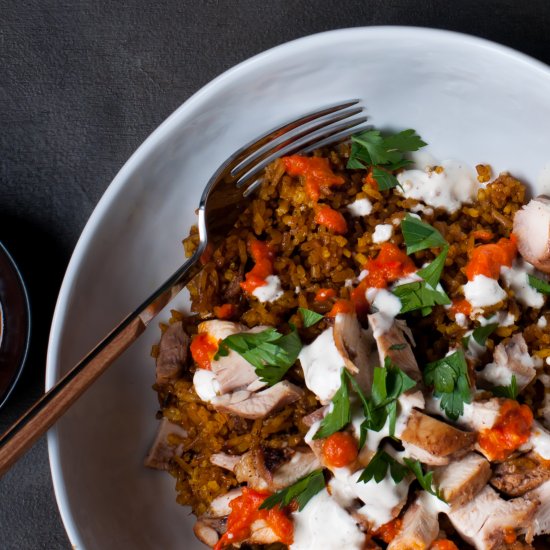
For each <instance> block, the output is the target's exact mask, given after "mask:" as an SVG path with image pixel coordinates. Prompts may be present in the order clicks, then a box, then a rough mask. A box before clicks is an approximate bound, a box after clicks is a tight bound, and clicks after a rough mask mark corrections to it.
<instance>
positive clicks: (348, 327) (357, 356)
mask: <svg viewBox="0 0 550 550" xmlns="http://www.w3.org/2000/svg"><path fill="white" fill-rule="evenodd" d="M333 336H334V345H335V346H336V349H337V350H338V352H339V353H340V355H341V356H342V360H343V362H344V365H345V367H346V369H348V371H349V372H350V373H351V374H353V375H354V376H355V377H356V379H357V382H358V383H359V385H360V387H361V389H363V390H364V391H366V392H368V393H370V389H371V386H372V373H373V370H372V367H371V366H370V365H369V354H370V349H369V344H368V340H367V338H366V337H365V334H364V332H363V329H362V328H361V325H360V324H359V321H358V319H357V316H356V315H355V313H339V314H338V315H336V318H335V319H334V332H333Z"/></svg>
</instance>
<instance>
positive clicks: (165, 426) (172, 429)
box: [144, 418, 187, 470]
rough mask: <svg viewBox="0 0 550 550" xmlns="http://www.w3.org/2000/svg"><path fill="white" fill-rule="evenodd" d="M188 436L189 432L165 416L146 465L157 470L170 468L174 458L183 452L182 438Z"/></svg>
mask: <svg viewBox="0 0 550 550" xmlns="http://www.w3.org/2000/svg"><path fill="white" fill-rule="evenodd" d="M186 437H187V432H186V431H185V430H184V429H183V428H182V427H181V426H178V425H177V424H174V423H172V422H170V421H169V420H168V419H167V418H163V419H162V420H161V421H160V426H159V427H158V431H157V435H156V437H155V440H154V442H153V445H152V446H151V449H150V450H149V453H148V454H147V456H146V457H145V461H144V464H145V466H147V467H149V468H155V469H156V470H168V469H169V468H170V461H171V460H172V458H174V456H177V455H180V454H181V453H182V450H183V442H182V439H185V438H186Z"/></svg>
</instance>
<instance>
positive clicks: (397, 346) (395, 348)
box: [390, 344, 407, 351]
mask: <svg viewBox="0 0 550 550" xmlns="http://www.w3.org/2000/svg"><path fill="white" fill-rule="evenodd" d="M406 347H407V344H393V345H392V346H390V351H399V350H402V349H405V348H406Z"/></svg>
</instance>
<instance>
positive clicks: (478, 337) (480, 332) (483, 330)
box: [472, 323, 498, 346]
mask: <svg viewBox="0 0 550 550" xmlns="http://www.w3.org/2000/svg"><path fill="white" fill-rule="evenodd" d="M497 328H498V323H489V324H488V325H485V326H482V327H477V328H475V329H474V331H473V332H472V338H473V339H474V340H475V341H476V342H477V343H478V344H479V345H480V346H484V345H485V342H487V338H489V336H490V335H491V334H492V333H493V332H494V331H495V329H497Z"/></svg>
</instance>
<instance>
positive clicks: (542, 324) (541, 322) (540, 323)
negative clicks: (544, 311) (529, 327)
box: [537, 315, 548, 328]
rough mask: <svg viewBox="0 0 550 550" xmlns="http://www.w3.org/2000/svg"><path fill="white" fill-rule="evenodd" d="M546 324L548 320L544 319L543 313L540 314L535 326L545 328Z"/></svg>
mask: <svg viewBox="0 0 550 550" xmlns="http://www.w3.org/2000/svg"><path fill="white" fill-rule="evenodd" d="M547 324H548V321H547V320H546V317H545V316H544V315H541V316H540V318H539V320H538V321H537V327H539V328H546V325H547Z"/></svg>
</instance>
